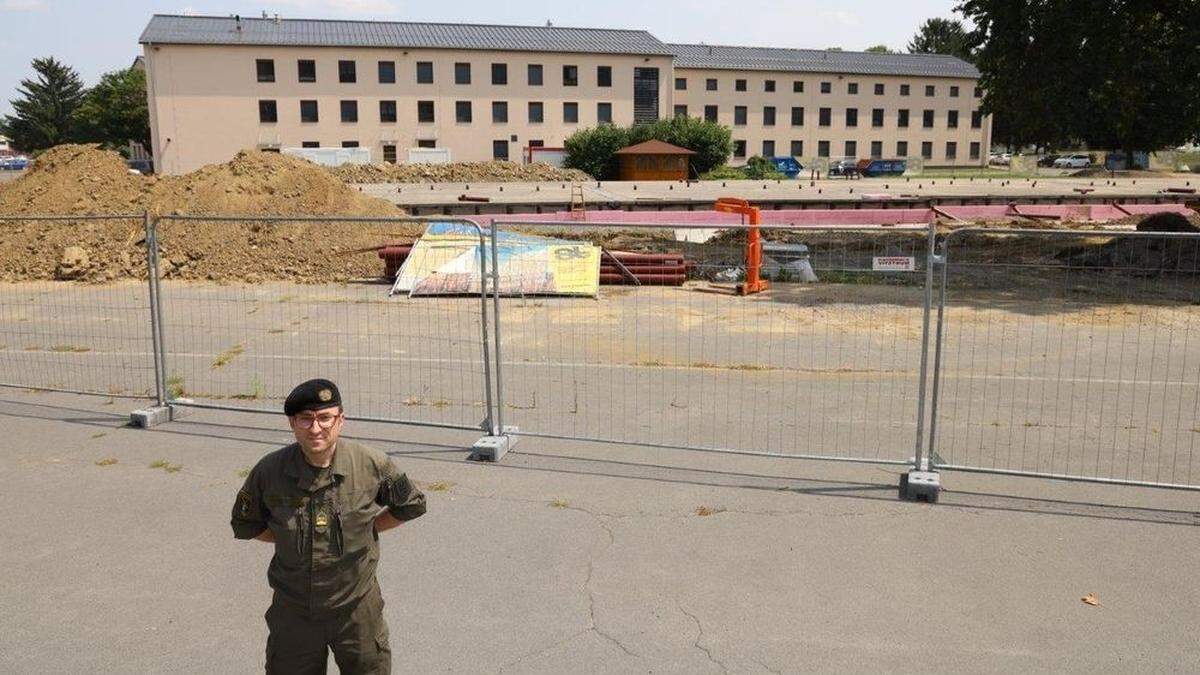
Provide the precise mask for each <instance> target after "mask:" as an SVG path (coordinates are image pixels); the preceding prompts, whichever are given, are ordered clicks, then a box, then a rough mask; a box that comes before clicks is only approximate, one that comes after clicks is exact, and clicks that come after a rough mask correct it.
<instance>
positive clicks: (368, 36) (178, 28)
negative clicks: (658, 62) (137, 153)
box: [138, 14, 672, 56]
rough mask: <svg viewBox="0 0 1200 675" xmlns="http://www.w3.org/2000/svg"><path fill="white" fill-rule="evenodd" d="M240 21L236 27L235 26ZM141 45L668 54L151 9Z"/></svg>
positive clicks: (598, 44) (471, 29)
mask: <svg viewBox="0 0 1200 675" xmlns="http://www.w3.org/2000/svg"><path fill="white" fill-rule="evenodd" d="M239 25H240V27H241V28H240V30H239V28H238V27H239ZM138 41H139V42H141V43H142V44H145V43H160V44H197V45H271V46H280V47H283V46H297V47H301V46H302V47H393V48H413V49H418V48H430V49H481V50H502V51H523V52H571V53H598V54H638V55H662V56H671V55H672V51H671V49H670V48H668V47H667V46H666V45H665V44H663V43H662V42H661V41H659V39H658V38H656V37H654V36H653V35H651V34H650V33H648V32H646V31H644V30H619V29H609V28H560V27H557V26H554V27H551V26H496V25H480V24H446V23H403V22H390V21H334V20H326V19H288V18H282V19H275V18H252V17H241V18H240V19H237V18H235V17H232V16H229V17H217V16H179V15H170V14H155V15H154V16H152V17H151V18H150V23H148V24H147V25H146V29H145V30H143V31H142V36H141V37H140V38H138Z"/></svg>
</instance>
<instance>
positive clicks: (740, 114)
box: [733, 105, 746, 126]
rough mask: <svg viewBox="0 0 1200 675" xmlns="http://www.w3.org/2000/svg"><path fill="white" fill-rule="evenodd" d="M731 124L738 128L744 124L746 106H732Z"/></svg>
mask: <svg viewBox="0 0 1200 675" xmlns="http://www.w3.org/2000/svg"><path fill="white" fill-rule="evenodd" d="M733 123H734V124H736V125H738V126H742V125H745V124H746V106H744V105H735V106H733Z"/></svg>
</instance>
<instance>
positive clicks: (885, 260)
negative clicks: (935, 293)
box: [871, 255, 917, 272]
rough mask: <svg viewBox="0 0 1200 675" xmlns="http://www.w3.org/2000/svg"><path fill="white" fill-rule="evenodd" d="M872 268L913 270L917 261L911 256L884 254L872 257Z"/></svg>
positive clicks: (879, 269) (877, 270) (897, 270)
mask: <svg viewBox="0 0 1200 675" xmlns="http://www.w3.org/2000/svg"><path fill="white" fill-rule="evenodd" d="M871 269H872V270H874V271H876V272H913V271H915V270H916V269H917V261H916V259H915V258H913V257H911V256H903V255H882V256H875V257H874V258H871Z"/></svg>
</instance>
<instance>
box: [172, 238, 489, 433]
mask: <svg viewBox="0 0 1200 675" xmlns="http://www.w3.org/2000/svg"><path fill="white" fill-rule="evenodd" d="M439 220H440V221H441V222H445V221H446V220H447V219H439ZM427 224H428V222H427V221H424V220H421V219H416V218H412V219H403V220H399V219H371V218H332V217H331V218H277V217H269V218H249V217H238V218H206V217H164V218H162V219H161V221H160V222H159V225H158V240H159V244H160V265H159V267H160V274H161V277H162V280H161V282H160V289H161V291H160V295H161V300H162V307H163V309H162V313H163V316H162V325H163V329H164V333H165V335H164V342H165V347H164V350H165V360H166V367H165V374H166V388H167V394H168V399H169V400H170V401H171V402H173V403H174V404H177V405H189V404H190V405H201V406H206V407H220V408H230V409H236V410H255V411H264V412H278V411H279V410H280V409H281V408H282V402H283V398H284V397H286V395H287V393H288V392H289V391H290V390H291V388H292V387H293V386H295V385H296V384H297V383H299V382H301V381H303V380H305V379H308V378H312V377H327V378H329V379H332V380H334V381H335V382H337V383H338V384H339V387H340V388H341V389H342V396H343V401H344V403H345V407H346V410H347V414H348V415H349V416H351V417H353V418H358V419H375V420H383V421H395V422H404V423H409V424H419V425H429V426H442V427H452V428H463V429H480V428H481V427H482V426H486V425H485V424H484V420H485V419H488V418H489V414H488V413H489V410H490V405H489V404H490V395H491V393H490V385H489V381H488V378H489V367H488V364H487V363H486V362H485V360H484V359H485V357H486V356H487V355H488V354H489V352H488V351H487V350H486V349H485V339H486V334H485V332H484V331H485V328H486V325H485V324H484V322H483V301H484V299H485V298H484V296H483V294H482V293H481V292H477V293H476V294H474V295H459V296H452V297H440V296H439V297H413V298H410V297H407V296H406V295H403V294H401V295H394V296H391V297H389V290H390V288H391V285H390V282H391V280H390V279H386V278H384V275H383V270H384V263H383V261H382V260H380V258H379V256H378V255H377V249H379V248H380V247H382V246H384V245H387V244H393V243H405V242H408V243H411V242H412V241H413V240H414V239H415V238H416V237H417V236H419V235H420V234H421V233H422V232H423V231H424V229H425V227H426V225H427ZM466 225H467V226H468V227H470V228H473V229H474V231H475V232H479V230H478V227H477V226H475V225H474V224H473V223H466ZM222 239H231V240H234V241H248V242H250V249H251V250H246V251H242V252H240V253H241V255H240V256H238V255H231V254H229V253H228V252H226V253H225V254H224V256H223V262H222V263H221V265H217V264H215V263H213V262H212V261H211V260H210V256H209V255H208V253H207V251H208V250H210V249H211V247H213V246H227V244H223V243H222V242H221V240H222ZM480 241H481V242H482V238H480ZM480 250H482V246H480V247H479V248H478V249H477V250H476V253H475V256H476V259H477V262H478V264H482V263H483V261H484V258H483V256H482V255H480V253H479V251H480ZM417 251H418V250H414V253H413V254H412V255H410V262H412V259H413V256H418V255H421V253H418V252H417Z"/></svg>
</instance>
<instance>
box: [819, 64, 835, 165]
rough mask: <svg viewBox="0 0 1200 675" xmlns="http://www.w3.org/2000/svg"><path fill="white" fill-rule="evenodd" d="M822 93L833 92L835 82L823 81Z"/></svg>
mask: <svg viewBox="0 0 1200 675" xmlns="http://www.w3.org/2000/svg"><path fill="white" fill-rule="evenodd" d="M821 93H822V94H832V93H833V83H832V82H822V83H821ZM826 157H828V155H826Z"/></svg>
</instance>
